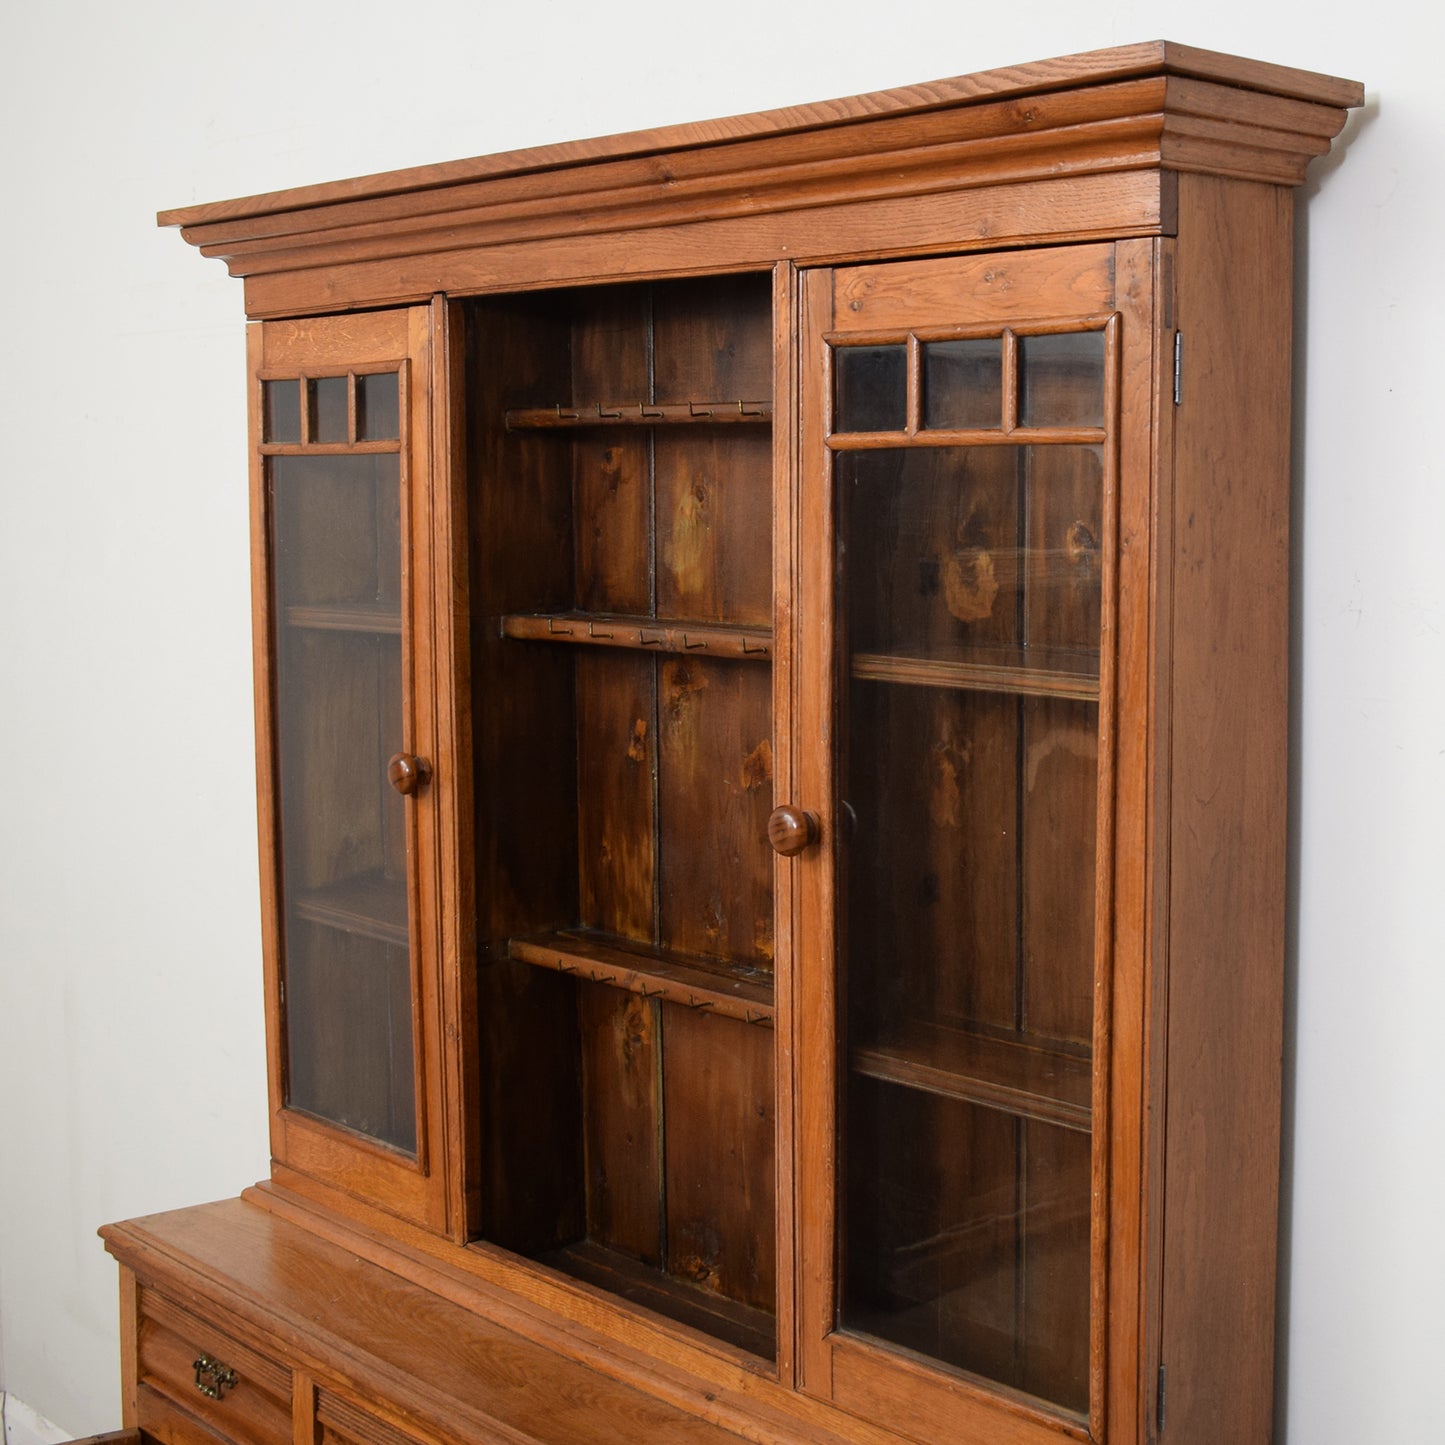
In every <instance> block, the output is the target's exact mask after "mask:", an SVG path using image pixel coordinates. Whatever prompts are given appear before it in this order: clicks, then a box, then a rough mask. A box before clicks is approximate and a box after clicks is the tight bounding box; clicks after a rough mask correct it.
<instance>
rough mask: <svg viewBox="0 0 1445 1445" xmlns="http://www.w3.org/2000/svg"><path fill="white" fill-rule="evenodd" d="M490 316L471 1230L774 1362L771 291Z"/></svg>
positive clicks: (479, 495) (721, 282) (475, 380)
mask: <svg viewBox="0 0 1445 1445" xmlns="http://www.w3.org/2000/svg"><path fill="white" fill-rule="evenodd" d="M467 322H468V325H467V335H468V348H469V352H468V368H469V388H468V397H469V406H468V426H469V429H470V430H469V458H470V473H469V476H470V486H471V488H472V534H471V578H472V592H471V598H472V609H473V610H472V619H471V620H472V626H471V639H472V671H471V676H472V685H473V689H474V703H475V705H474V707H473V710H472V716H473V720H474V727H475V733H474V738H473V745H474V754H475V757H476V759H477V767H476V773H475V776H476V779H477V799H476V817H477V824H478V850H479V853H481V854H484V855H485V856H487V857H488V858H489V859H491V860H493V867H492V870H491V871H489V872H487V873H483V874H480V875H479V882H481V883H483V884H484V885H486V880H487V879H490V880H492V884H493V885H495V886H491V885H487V886H481V887H479V890H478V910H477V913H478V916H477V935H478V939H479V941H480V942H481V945H482V949H483V956H484V958H485V960H486V962H485V964H484V966H483V967H482V969H481V970H480V973H479V978H478V990H479V995H480V1008H479V1012H480V1014H481V1017H482V1019H483V1023H482V1028H483V1031H484V1032H485V1033H486V1034H487V1037H488V1039H489V1040H491V1041H492V1046H493V1048H494V1052H495V1053H496V1054H497V1055H498V1056H501V1055H506V1057H507V1058H508V1059H509V1060H510V1063H509V1067H508V1069H507V1070H506V1071H502V1070H498V1071H497V1072H496V1073H495V1074H494V1075H492V1076H489V1077H487V1078H486V1079H485V1080H484V1081H483V1087H482V1094H481V1098H480V1099H479V1101H478V1103H479V1112H480V1115H481V1120H482V1132H483V1133H484V1136H485V1137H486V1138H487V1139H488V1140H489V1144H488V1147H489V1148H490V1149H492V1150H493V1162H494V1164H495V1168H494V1169H492V1170H491V1171H490V1173H489V1180H488V1184H487V1185H486V1187H485V1190H484V1193H485V1195H486V1197H485V1198H484V1200H483V1203H482V1207H481V1210H480V1216H481V1217H480V1222H479V1229H478V1233H479V1236H480V1237H481V1238H483V1239H486V1240H488V1241H490V1242H491V1243H493V1244H499V1245H502V1246H504V1247H506V1248H509V1249H512V1250H514V1251H516V1252H517V1253H520V1254H525V1255H529V1256H531V1257H534V1258H536V1259H539V1260H540V1261H542V1262H543V1263H545V1264H547V1265H550V1266H551V1267H553V1268H555V1269H558V1270H561V1271H562V1272H564V1273H566V1274H568V1275H570V1276H572V1277H573V1278H574V1279H577V1280H580V1281H582V1282H584V1283H586V1284H588V1285H590V1286H593V1287H597V1288H601V1289H604V1290H606V1291H608V1292H609V1293H611V1294H613V1295H614V1296H617V1297H620V1298H623V1299H626V1300H629V1301H631V1302H633V1303H635V1304H638V1305H641V1306H643V1307H645V1308H647V1309H650V1310H653V1311H656V1312H657V1313H660V1314H663V1315H666V1316H668V1317H670V1318H671V1319H673V1320H677V1321H681V1322H683V1323H685V1324H688V1325H690V1326H692V1327H694V1328H697V1329H701V1330H704V1331H706V1332H707V1333H709V1334H711V1335H712V1336H714V1337H715V1338H716V1339H718V1340H721V1341H724V1342H726V1343H728V1344H731V1345H734V1346H738V1347H741V1348H742V1349H745V1350H747V1351H749V1352H750V1353H752V1354H754V1355H758V1356H762V1357H771V1356H773V1354H774V1353H775V1350H776V1336H777V1330H776V1325H775V1319H776V1313H777V1278H776V1275H777V1261H776V1258H775V1254H776V1247H775V1236H776V1231H775V1221H774V1219H773V1215H772V1210H773V1201H774V1199H775V1198H776V1197H777V1178H776V1155H775V1144H776V1133H777V1131H776V1128H775V1125H774V1119H773V1110H774V1100H775V1084H774V1080H775V1073H776V1070H775V1065H774V1058H773V1053H774V1042H775V1031H774V1027H773V1022H774V995H773V979H772V967H773V951H774V944H773V926H774V925H773V914H774V902H773V891H772V890H773V855H772V853H771V851H770V850H769V848H768V845H767V841H766V835H767V820H768V815H769V813H770V812H771V810H772V808H773V805H774V801H775V800H774V796H773V793H774V776H773V747H774V738H773V723H772V710H771V708H772V677H771V667H770V664H771V661H772V656H773V646H774V639H773V635H772V626H771V622H772V615H773V575H772V568H773V546H772V541H773V539H772V517H773V489H774V472H773V447H772V436H771V421H772V413H773V406H774V403H773V351H772V337H773V326H772V283H771V279H770V278H769V277H768V276H765V275H738V276H727V277H709V278H707V279H706V280H698V281H692V280H682V281H669V282H656V283H642V284H637V285H631V284H624V285H616V286H597V287H582V288H577V289H575V290H567V291H559V292H555V293H550V294H537V295H520V296H512V297H486V298H479V299H478V300H476V301H475V302H474V303H472V304H471V305H470V306H469V308H468V311H467ZM502 356H505V357H507V358H508V364H507V366H506V367H499V366H498V358H499V357H502ZM559 398H561V400H559ZM608 398H614V400H608ZM622 398H628V399H627V400H622ZM556 644H563V645H562V646H557V645H556ZM759 664H760V665H759ZM484 1047H487V1046H486V1045H484ZM523 1096H525V1099H526V1112H525V1116H524V1115H523V1113H522V1112H521V1111H520V1109H519V1100H520V1099H521V1098H522V1097H523Z"/></svg>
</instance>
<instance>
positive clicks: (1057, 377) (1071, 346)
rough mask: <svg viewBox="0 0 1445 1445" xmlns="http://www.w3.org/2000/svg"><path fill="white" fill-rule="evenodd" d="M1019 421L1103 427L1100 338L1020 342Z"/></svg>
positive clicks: (1075, 335)
mask: <svg viewBox="0 0 1445 1445" xmlns="http://www.w3.org/2000/svg"><path fill="white" fill-rule="evenodd" d="M1019 422H1020V424H1021V425H1023V426H1103V425H1104V333H1103V332H1102V331H1074V332H1067V333H1065V334H1063V335H1056V336H1021V337H1019Z"/></svg>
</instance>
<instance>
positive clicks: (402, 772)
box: [386, 753, 431, 794]
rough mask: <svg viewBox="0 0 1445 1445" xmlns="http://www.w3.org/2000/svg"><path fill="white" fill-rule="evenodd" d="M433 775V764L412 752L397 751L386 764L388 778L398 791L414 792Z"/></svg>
mask: <svg viewBox="0 0 1445 1445" xmlns="http://www.w3.org/2000/svg"><path fill="white" fill-rule="evenodd" d="M430 777H431V764H430V763H429V762H427V760H426V759H425V758H416V757H413V756H412V755H411V754H410V753H397V754H396V755H395V756H394V757H393V758H392V759H391V761H390V762H389V763H387V765H386V779H387V781H388V782H389V783H390V784H391V785H392V787H393V788H395V789H396V790H397V792H398V793H403V794H405V793H414V792H416V790H417V789H418V788H419V787H421V785H422V784H423V783H425V782H426V781H427V779H428V778H430Z"/></svg>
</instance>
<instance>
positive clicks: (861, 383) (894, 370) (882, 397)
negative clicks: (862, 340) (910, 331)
mask: <svg viewBox="0 0 1445 1445" xmlns="http://www.w3.org/2000/svg"><path fill="white" fill-rule="evenodd" d="M833 356H834V363H833V364H834V375H835V384H836V388H837V392H836V397H835V400H836V403H837V418H836V420H835V423H834V426H833V430H834V431H836V432H863V431H902V430H904V428H905V427H906V426H907V425H908V348H907V347H906V346H902V345H899V346H840V347H838V349H837V350H836V351H834V353H833Z"/></svg>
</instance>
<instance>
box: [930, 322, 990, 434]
mask: <svg viewBox="0 0 1445 1445" xmlns="http://www.w3.org/2000/svg"><path fill="white" fill-rule="evenodd" d="M1002 424H1003V348H1002V344H1001V343H1000V341H999V339H998V338H997V337H994V336H988V337H982V338H979V339H975V340H968V341H930V342H927V343H926V344H925V345H924V347H923V425H924V426H925V427H930V428H932V429H934V430H940V429H948V430H953V431H963V430H967V429H970V428H978V427H992V428H997V427H999V426H1001V425H1002Z"/></svg>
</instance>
